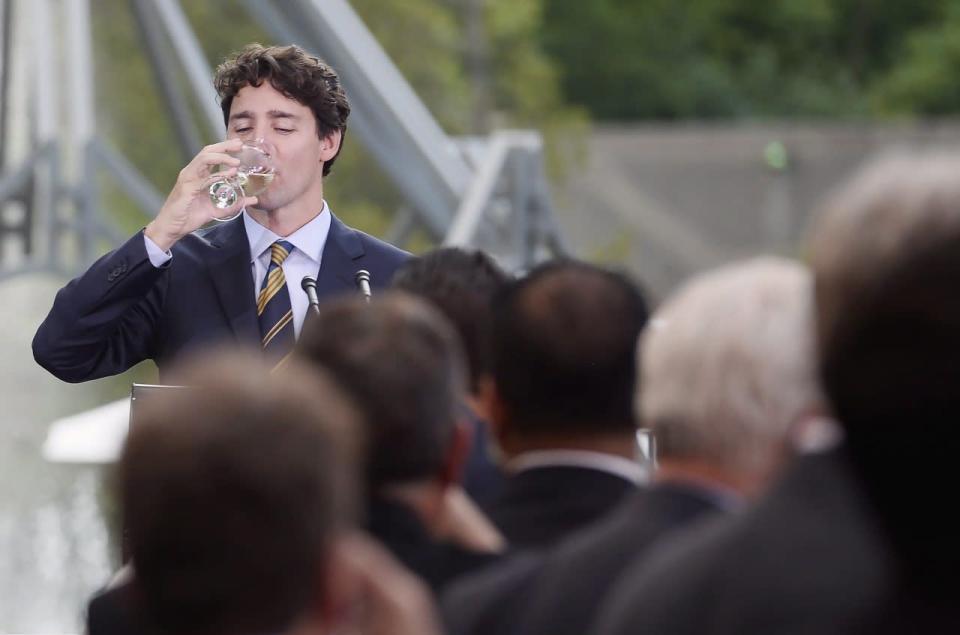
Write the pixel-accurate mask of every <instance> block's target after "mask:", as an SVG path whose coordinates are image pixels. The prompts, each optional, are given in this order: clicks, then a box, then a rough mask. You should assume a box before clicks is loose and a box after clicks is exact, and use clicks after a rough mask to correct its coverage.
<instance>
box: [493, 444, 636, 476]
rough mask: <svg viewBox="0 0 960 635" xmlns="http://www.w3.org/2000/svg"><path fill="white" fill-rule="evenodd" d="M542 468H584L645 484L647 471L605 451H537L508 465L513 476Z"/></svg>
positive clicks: (523, 455) (517, 457) (524, 454)
mask: <svg viewBox="0 0 960 635" xmlns="http://www.w3.org/2000/svg"><path fill="white" fill-rule="evenodd" d="M541 467H580V468H587V469H591V470H598V471H600V472H606V473H608V474H613V475H614V476H619V477H620V478H622V479H624V480H626V481H630V482H631V483H637V484H639V483H642V482H643V481H644V480H645V479H644V470H643V468H642V467H641V466H640V464H639V463H637V462H636V461H631V460H630V459H625V458H623V457H622V456H614V455H613V454H607V453H605V452H591V451H589V450H535V451H532V452H524V453H523V454H518V455H517V456H515V457H513V458H512V459H510V460H509V461H508V462H507V465H506V468H507V471H508V472H510V473H513V474H516V473H519V472H523V471H526V470H533V469H537V468H541Z"/></svg>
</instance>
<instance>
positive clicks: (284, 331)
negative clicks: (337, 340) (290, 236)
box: [257, 240, 295, 362]
mask: <svg viewBox="0 0 960 635" xmlns="http://www.w3.org/2000/svg"><path fill="white" fill-rule="evenodd" d="M291 251H293V245H291V244H290V243H288V242H287V241H285V240H278V241H277V242H275V243H273V244H272V245H270V266H269V267H267V275H266V276H264V278H263V284H262V285H261V286H260V295H259V296H258V297H257V317H258V319H259V321H260V343H261V346H263V352H264V353H265V354H266V355H267V358H268V359H270V360H273V361H275V362H280V361H281V360H282V359H283V358H284V356H285V355H287V354H288V353H289V352H290V351H291V350H293V343H294V339H295V337H294V332H293V309H292V308H291V307H290V292H289V291H287V279H286V278H284V276H283V268H282V267H281V265H282V264H283V261H284V260H286V259H287V256H289V255H290V252H291Z"/></svg>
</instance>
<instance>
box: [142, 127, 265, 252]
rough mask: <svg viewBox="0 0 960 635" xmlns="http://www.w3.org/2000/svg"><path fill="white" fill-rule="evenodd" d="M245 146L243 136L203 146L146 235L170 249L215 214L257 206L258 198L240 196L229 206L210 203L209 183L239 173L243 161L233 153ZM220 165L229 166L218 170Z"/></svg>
mask: <svg viewBox="0 0 960 635" xmlns="http://www.w3.org/2000/svg"><path fill="white" fill-rule="evenodd" d="M242 146H243V142H242V141H240V139H228V140H227V141H221V142H220V143H214V144H212V145H209V146H206V147H205V148H203V149H202V150H201V151H200V153H199V154H197V156H195V157H193V160H192V161H190V163H188V164H187V166H186V167H185V168H183V169H182V170H180V175H179V176H178V177H177V182H176V184H175V185H174V186H173V189H172V190H171V191H170V195H169V196H167V200H166V202H165V203H164V204H163V207H162V208H160V213H159V214H157V217H156V218H154V219H153V220H152V221H151V222H150V224H149V225H147V228H146V230H145V232H144V233H145V234H146V236H147V238H149V239H150V240H152V241H153V242H154V243H155V244H156V245H157V246H158V247H160V248H161V249H163V250H164V251H167V250H169V249H170V247H172V246H173V245H174V243H176V242H177V241H178V240H180V239H181V238H183V237H184V236H186V235H187V234H189V233H190V232H192V231H195V230H197V229H199V228H201V227H203V226H204V225H206V224H207V223H209V222H210V221H211V220H212V219H213V218H214V217H215V216H230V215H233V214H235V213H236V212H237V210H239V209H240V208H242V207H246V206H248V205H256V203H257V198H256V197H255V196H249V197H246V198H243V199H238V200H237V202H236V203H235V204H234V205H233V207H231V208H229V209H225V210H224V209H217V208H216V207H215V206H214V205H213V203H211V202H210V194H209V189H210V185H212V184H213V183H215V182H216V181H217V180H219V179H223V178H226V177H232V176H234V175H235V174H236V173H237V166H239V165H240V160H239V159H236V158H234V157H232V156H230V155H229V154H228V153H229V152H237V151H239V150H240V148H241V147H242ZM217 167H221V168H226V169H223V170H222V171H220V172H215V171H214V170H216V169H217Z"/></svg>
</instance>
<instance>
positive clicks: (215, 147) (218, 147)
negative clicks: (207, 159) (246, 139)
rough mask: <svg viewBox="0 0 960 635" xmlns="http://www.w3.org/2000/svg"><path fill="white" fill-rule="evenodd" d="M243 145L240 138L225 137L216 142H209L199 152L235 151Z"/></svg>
mask: <svg viewBox="0 0 960 635" xmlns="http://www.w3.org/2000/svg"><path fill="white" fill-rule="evenodd" d="M242 147H243V141H242V140H240V139H226V140H224V141H219V142H217V143H211V144H210V145H208V146H204V147H203V149H202V150H200V153H201V154H203V153H205V152H221V153H226V152H237V151H238V150H240V148H242Z"/></svg>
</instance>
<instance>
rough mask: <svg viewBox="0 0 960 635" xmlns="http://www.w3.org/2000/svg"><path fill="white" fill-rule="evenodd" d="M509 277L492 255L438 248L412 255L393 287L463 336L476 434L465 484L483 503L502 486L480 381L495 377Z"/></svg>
mask: <svg viewBox="0 0 960 635" xmlns="http://www.w3.org/2000/svg"><path fill="white" fill-rule="evenodd" d="M509 281H510V276H509V275H508V274H507V273H505V272H504V271H503V270H502V269H501V268H500V267H499V266H497V263H496V262H494V261H493V259H492V258H491V257H490V256H489V255H487V254H486V253H484V252H482V251H468V250H466V249H461V248H459V247H443V248H440V249H435V250H433V251H431V252H429V253H427V254H424V255H423V256H421V257H419V258H416V259H414V260H410V261H408V262H407V263H406V264H405V265H403V267H401V268H400V269H399V270H398V271H397V274H396V275H395V276H394V278H393V286H394V288H397V289H401V290H403V291H406V292H408V293H412V294H414V295H417V296H420V297H422V298H424V299H426V300H427V301H429V302H430V303H431V304H433V305H434V306H435V307H437V308H438V309H440V311H441V312H442V313H443V314H444V315H445V316H446V317H447V319H449V320H450V323H451V324H453V327H454V328H455V329H456V330H457V333H458V334H459V335H460V342H461V343H462V344H463V351H464V354H465V355H466V358H467V359H466V361H467V394H466V397H465V400H464V408H465V410H466V412H465V415H466V417H467V418H468V419H469V423H470V426H471V434H472V439H471V444H470V456H469V457H468V458H467V465H466V468H465V471H464V476H463V487H464V489H465V490H466V491H467V493H468V494H469V495H470V498H472V499H473V500H474V501H476V503H477V504H478V505H480V507H481V508H486V507H487V506H488V505H489V504H490V503H491V502H492V501H493V500H494V499H495V498H496V495H497V493H498V492H499V491H500V487H501V486H502V485H503V474H502V473H501V472H500V468H499V467H498V466H497V464H496V460H495V456H494V453H493V450H492V447H491V445H492V441H491V435H490V431H489V424H488V423H487V420H488V419H489V416H488V415H487V414H486V413H485V412H484V411H483V404H482V403H481V401H480V398H479V396H480V386H481V384H483V383H484V382H489V381H490V366H491V361H490V357H491V355H492V351H491V339H492V331H493V324H492V318H491V312H492V310H493V299H494V297H496V295H497V294H498V293H500V292H501V291H502V290H503V288H504V287H505V286H506V285H507V283H508V282H509Z"/></svg>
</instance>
